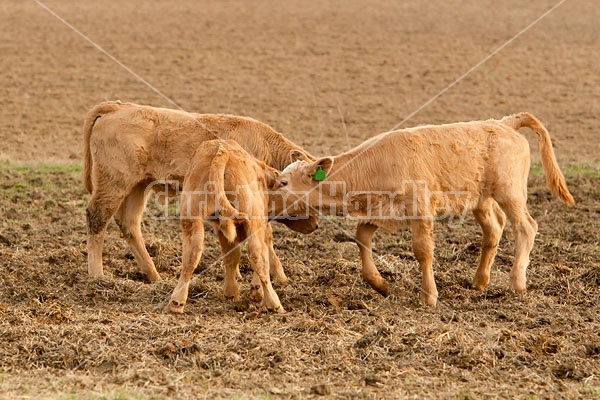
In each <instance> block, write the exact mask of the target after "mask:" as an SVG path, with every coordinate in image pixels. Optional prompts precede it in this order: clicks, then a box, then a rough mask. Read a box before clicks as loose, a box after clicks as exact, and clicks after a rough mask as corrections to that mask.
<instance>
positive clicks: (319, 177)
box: [313, 166, 327, 181]
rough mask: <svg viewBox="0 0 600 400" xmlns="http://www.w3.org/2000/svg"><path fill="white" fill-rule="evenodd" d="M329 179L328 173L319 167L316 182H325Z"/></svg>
mask: <svg viewBox="0 0 600 400" xmlns="http://www.w3.org/2000/svg"><path fill="white" fill-rule="evenodd" d="M325 178H327V173H326V172H325V171H324V170H323V168H321V166H319V167H318V168H317V170H316V171H315V174H314V175H313V179H314V180H315V181H324V180H325Z"/></svg>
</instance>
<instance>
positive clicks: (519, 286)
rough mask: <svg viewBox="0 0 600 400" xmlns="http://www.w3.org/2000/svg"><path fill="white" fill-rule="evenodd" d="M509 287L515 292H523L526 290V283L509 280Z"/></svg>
mask: <svg viewBox="0 0 600 400" xmlns="http://www.w3.org/2000/svg"><path fill="white" fill-rule="evenodd" d="M510 289H511V290H514V291H515V292H524V291H526V290H527V284H526V283H525V282H514V281H512V280H511V281H510Z"/></svg>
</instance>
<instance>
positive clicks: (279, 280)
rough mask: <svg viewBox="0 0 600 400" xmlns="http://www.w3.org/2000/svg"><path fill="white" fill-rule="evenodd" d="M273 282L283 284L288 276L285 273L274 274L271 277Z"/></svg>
mask: <svg viewBox="0 0 600 400" xmlns="http://www.w3.org/2000/svg"><path fill="white" fill-rule="evenodd" d="M272 280H273V282H275V283H277V284H278V285H283V284H285V283H287V281H289V279H288V277H287V276H285V274H283V275H276V276H274V277H273V278H272Z"/></svg>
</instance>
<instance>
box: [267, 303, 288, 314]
mask: <svg viewBox="0 0 600 400" xmlns="http://www.w3.org/2000/svg"><path fill="white" fill-rule="evenodd" d="M269 311H273V312H276V313H277V314H285V313H286V311H285V309H284V308H283V306H281V305H280V306H279V307H275V308H272V309H269Z"/></svg>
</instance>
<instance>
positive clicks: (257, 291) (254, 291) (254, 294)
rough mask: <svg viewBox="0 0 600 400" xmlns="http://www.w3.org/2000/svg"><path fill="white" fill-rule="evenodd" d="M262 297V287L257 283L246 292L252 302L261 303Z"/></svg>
mask: <svg viewBox="0 0 600 400" xmlns="http://www.w3.org/2000/svg"><path fill="white" fill-rule="evenodd" d="M263 298H264V295H263V290H262V287H261V286H259V285H256V286H252V287H251V288H250V292H249V293H248V300H250V301H252V302H254V303H262V301H263Z"/></svg>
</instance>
